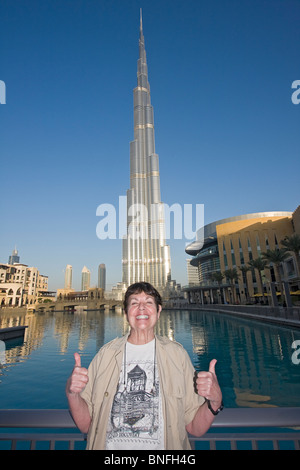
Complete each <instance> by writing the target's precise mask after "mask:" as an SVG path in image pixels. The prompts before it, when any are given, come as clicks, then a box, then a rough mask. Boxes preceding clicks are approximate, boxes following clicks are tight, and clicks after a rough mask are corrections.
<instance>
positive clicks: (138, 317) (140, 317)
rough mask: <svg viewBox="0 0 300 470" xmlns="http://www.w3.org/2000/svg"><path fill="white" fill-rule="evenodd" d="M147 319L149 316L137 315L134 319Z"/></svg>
mask: <svg viewBox="0 0 300 470" xmlns="http://www.w3.org/2000/svg"><path fill="white" fill-rule="evenodd" d="M148 318H149V315H137V317H136V319H137V320H147V319H148Z"/></svg>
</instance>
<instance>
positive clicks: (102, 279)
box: [98, 264, 106, 290]
mask: <svg viewBox="0 0 300 470" xmlns="http://www.w3.org/2000/svg"><path fill="white" fill-rule="evenodd" d="M98 287H100V289H103V290H105V289H106V267H105V264H99V267H98Z"/></svg>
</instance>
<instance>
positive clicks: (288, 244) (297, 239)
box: [280, 233, 300, 277]
mask: <svg viewBox="0 0 300 470" xmlns="http://www.w3.org/2000/svg"><path fill="white" fill-rule="evenodd" d="M280 243H281V245H282V246H283V247H284V250H285V251H287V252H288V251H289V252H292V253H294V255H295V258H296V263H297V270H298V277H300V255H299V252H300V235H298V234H297V233H294V234H293V235H291V236H290V237H285V238H284V239H283V240H281V242H280Z"/></svg>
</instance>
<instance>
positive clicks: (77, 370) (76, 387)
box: [66, 352, 89, 395]
mask: <svg viewBox="0 0 300 470" xmlns="http://www.w3.org/2000/svg"><path fill="white" fill-rule="evenodd" d="M74 359H75V365H74V369H73V372H72V374H71V376H70V377H69V379H68V381H67V387H66V392H67V395H71V394H75V393H80V392H82V390H83V389H84V387H85V386H86V384H87V383H88V380H89V378H88V371H87V369H85V368H84V367H81V358H80V356H79V354H78V353H77V352H76V353H75V354H74Z"/></svg>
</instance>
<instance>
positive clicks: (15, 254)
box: [8, 248, 20, 264]
mask: <svg viewBox="0 0 300 470" xmlns="http://www.w3.org/2000/svg"><path fill="white" fill-rule="evenodd" d="M19 262H20V256H18V250H17V249H16V248H15V249H14V250H13V252H12V254H11V256H10V257H9V258H8V264H14V263H19Z"/></svg>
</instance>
